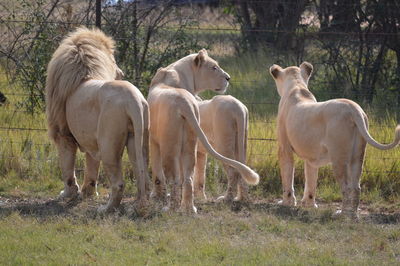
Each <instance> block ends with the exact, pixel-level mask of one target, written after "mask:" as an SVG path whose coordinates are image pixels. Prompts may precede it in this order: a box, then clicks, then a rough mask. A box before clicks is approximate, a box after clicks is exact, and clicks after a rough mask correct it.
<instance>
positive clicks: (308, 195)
mask: <svg viewBox="0 0 400 266" xmlns="http://www.w3.org/2000/svg"><path fill="white" fill-rule="evenodd" d="M304 174H305V179H306V182H305V185H304V195H303V199H302V200H301V205H303V206H304V207H314V208H317V207H318V206H317V204H316V203H315V195H316V190H317V181H318V167H314V166H312V165H311V164H310V163H309V162H307V161H305V162H304Z"/></svg>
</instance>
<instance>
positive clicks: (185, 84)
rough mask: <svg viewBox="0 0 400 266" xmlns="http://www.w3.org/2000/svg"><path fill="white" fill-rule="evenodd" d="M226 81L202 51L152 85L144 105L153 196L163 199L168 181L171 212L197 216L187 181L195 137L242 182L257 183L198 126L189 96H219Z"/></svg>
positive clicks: (250, 172)
mask: <svg viewBox="0 0 400 266" xmlns="http://www.w3.org/2000/svg"><path fill="white" fill-rule="evenodd" d="M229 78H230V77H229V75H228V74H227V73H226V72H225V71H223V70H222V69H221V68H220V67H219V65H218V63H217V62H216V61H215V60H213V59H211V58H210V57H209V56H208V54H207V52H206V51H205V50H204V49H203V50H201V51H200V52H199V53H198V54H191V55H188V56H186V57H184V58H182V59H180V60H178V61H177V62H175V63H173V64H171V65H169V66H168V67H166V68H162V69H159V70H158V71H157V73H156V75H155V76H154V78H153V80H152V83H151V85H150V91H149V96H148V102H149V107H150V118H151V119H150V151H151V165H152V170H153V178H154V184H155V189H154V195H155V196H156V197H159V198H161V199H165V198H166V184H165V182H166V180H167V181H169V182H170V183H171V185H172V189H171V207H172V208H173V209H176V208H178V207H179V204H180V208H181V210H183V211H187V212H196V208H195V206H194V204H193V179H192V178H193V172H194V166H195V162H196V143H197V138H199V139H200V141H201V143H202V144H203V145H204V147H205V148H206V149H207V151H208V152H209V153H210V154H211V155H213V156H214V157H215V158H217V159H218V160H221V161H223V162H224V163H226V164H228V165H230V166H232V167H234V168H235V169H237V170H238V171H239V172H240V173H241V175H242V177H243V178H244V179H245V180H246V182H248V183H250V184H257V183H258V181H259V177H258V175H257V174H256V173H255V172H254V171H253V170H251V169H250V168H249V167H247V166H245V165H244V164H242V163H239V162H237V161H234V160H231V159H228V158H226V157H223V156H222V155H220V154H219V153H217V152H216V151H215V150H214V149H213V148H212V147H211V145H210V144H209V143H208V140H207V137H206V136H205V135H204V132H203V131H202V130H201V128H200V126H199V107H198V103H197V100H196V98H195V97H194V94H197V93H199V92H200V91H203V90H214V91H220V92H223V91H225V90H226V88H227V86H228V80H229ZM181 189H182V197H181V196H180V194H181V192H180V190H181ZM180 201H181V203H180Z"/></svg>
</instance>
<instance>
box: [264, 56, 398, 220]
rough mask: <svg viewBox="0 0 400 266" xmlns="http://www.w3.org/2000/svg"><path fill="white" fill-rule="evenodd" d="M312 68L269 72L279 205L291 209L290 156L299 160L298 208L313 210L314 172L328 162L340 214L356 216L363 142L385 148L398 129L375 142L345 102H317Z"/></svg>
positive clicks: (355, 106) (361, 118) (363, 117)
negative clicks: (275, 96)
mask: <svg viewBox="0 0 400 266" xmlns="http://www.w3.org/2000/svg"><path fill="white" fill-rule="evenodd" d="M312 70H313V67H312V65H311V64H310V63H307V62H304V63H302V64H301V65H300V67H296V66H291V67H288V68H285V69H282V68H281V67H280V66H278V65H273V66H272V67H271V68H270V73H271V75H272V77H273V78H274V80H275V83H276V87H277V89H278V93H279V95H280V96H281V100H280V102H279V110H278V121H277V122H278V144H279V166H280V170H281V177H282V185H283V203H284V204H287V205H296V198H295V195H294V188H293V174H294V168H293V152H295V153H296V154H297V155H298V156H299V157H300V158H302V159H304V161H305V163H304V171H305V189H304V196H303V199H302V204H304V205H305V206H314V207H316V206H317V205H316V204H315V190H316V186H317V179H318V168H319V167H320V166H322V165H325V164H327V163H332V167H333V172H334V175H335V177H336V180H337V181H338V182H339V184H340V187H341V191H342V196H343V200H342V213H344V214H347V215H350V216H354V215H357V208H358V204H359V199H360V190H361V189H360V176H361V172H362V166H363V161H364V153H365V148H366V144H367V142H368V143H369V144H370V145H372V146H373V147H375V148H378V149H383V150H386V149H391V148H394V147H395V146H397V145H398V144H399V142H400V126H397V127H396V131H395V140H394V142H393V143H391V144H388V145H383V144H379V143H378V142H376V141H375V140H374V139H373V138H372V137H371V136H370V134H369V133H368V119H367V115H366V114H365V113H364V111H363V110H362V109H361V107H360V106H359V105H358V104H356V103H355V102H353V101H350V100H347V99H334V100H329V101H326V102H317V101H316V99H315V97H314V95H313V94H312V93H311V92H310V91H309V90H308V87H307V86H308V80H309V78H310V76H311V73H312Z"/></svg>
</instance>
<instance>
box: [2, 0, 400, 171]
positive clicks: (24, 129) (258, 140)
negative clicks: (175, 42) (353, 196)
mask: <svg viewBox="0 0 400 266" xmlns="http://www.w3.org/2000/svg"><path fill="white" fill-rule="evenodd" d="M273 1H274V0H271V1H267V0H260V1H252V2H273ZM280 2H282V1H280ZM350 6H351V5H350ZM9 23H14V24H18V23H20V24H29V25H33V26H35V27H37V26H41V25H43V24H51V25H61V26H66V27H72V26H80V25H85V26H93V25H94V23H91V22H88V21H86V22H85V23H83V22H68V21H50V20H47V21H34V20H18V19H1V18H0V26H5V25H7V24H9ZM105 25H107V24H106V23H105V24H104V26H105ZM178 29H179V27H176V26H164V27H163V28H162V29H159V30H161V31H164V32H169V31H176V30H178ZM185 30H186V31H191V32H195V33H196V34H202V33H213V32H219V33H226V34H234V35H237V34H239V33H243V32H259V33H288V34H295V35H297V36H304V37H312V36H318V37H319V36H322V37H323V36H332V37H333V38H335V36H340V35H342V36H346V37H349V39H350V41H351V38H355V37H357V38H359V37H360V38H365V37H376V38H379V37H398V36H399V34H398V33H384V32H364V33H360V32H348V31H347V32H340V31H339V32H338V31H335V32H330V31H329V32H328V31H326V32H325V31H315V32H307V31H303V30H296V31H285V30H276V29H261V30H260V29H243V28H239V27H218V26H207V27H204V26H197V27H186V28H185ZM5 31H7V32H8V34H12V35H17V34H18V33H16V32H11V31H10V29H8V28H7V29H5ZM28 38H41V37H38V36H36V35H34V34H32V36H28ZM114 38H115V40H116V41H117V42H118V41H123V40H128V41H130V40H135V38H136V36H133V35H132V36H130V37H119V36H115V37H114ZM358 41H359V40H354V42H358ZM372 41H374V40H372ZM225 42H226V41H221V43H220V46H221V47H224V45H225ZM323 63H324V62H323V61H321V62H316V64H323ZM264 72H266V71H264ZM0 75H5V73H0ZM265 75H267V74H266V73H265ZM319 82H320V84H322V82H321V81H319ZM230 83H231V84H232V86H233V87H245V86H248V85H251V86H253V87H254V86H255V85H258V86H263V85H264V86H267V84H266V83H265V82H264V81H262V80H261V81H260V80H258V79H244V78H241V79H235V78H232V80H231V82H230ZM327 85H330V84H327ZM10 86H11V89H10V88H8V89H7V90H6V91H4V95H5V96H6V97H7V98H9V100H8V101H9V102H10V101H11V98H12V101H14V102H12V103H10V106H5V107H1V106H0V117H3V121H0V138H1V139H0V143H1V144H2V145H19V146H21V147H22V149H23V147H25V146H29V147H38V149H41V148H43V147H53V146H54V145H52V144H51V142H50V141H49V142H48V143H46V142H45V139H47V133H46V131H47V129H46V128H45V127H43V126H42V127H41V126H39V125H38V126H18V125H17V124H18V123H17V122H14V121H13V117H14V116H15V114H21V115H22V116H26V117H29V116H30V115H31V111H28V110H26V109H25V108H23V107H21V106H20V105H18V103H19V102H21V101H23V100H24V99H27V98H29V97H31V96H32V93H25V92H19V91H20V89H19V88H12V86H14V85H13V84H12V83H9V82H8V81H4V80H2V81H0V88H5V87H10ZM271 89H272V88H271ZM273 89H274V88H273ZM13 91H17V92H13ZM249 93H252V92H249ZM324 95H325V96H327V97H328V98H329V97H330V96H332V97H337V96H338V95H337V93H329V92H324ZM37 96H41V95H37ZM358 96H359V97H363V96H368V94H366V93H358ZM257 97H258V96H255V97H254V99H252V100H248V99H246V100H243V103H244V104H245V105H246V106H247V107H248V108H249V110H250V113H251V115H252V110H254V109H257V108H259V107H263V106H269V107H272V108H274V109H275V111H276V110H277V106H278V100H277V99H266V97H263V99H258V98H257ZM387 97H393V96H391V95H388V96H387ZM15 98H18V99H15ZM238 98H239V97H238ZM390 107H392V108H394V109H395V110H399V109H400V106H399V105H398V104H397V105H393V106H387V105H384V106H377V107H375V108H374V110H376V109H382V110H388V109H390ZM393 115H394V117H395V120H396V121H398V118H397V116H396V115H397V114H396V112H393ZM4 118H7V119H4ZM28 119H29V118H28ZM33 120H34V119H33ZM378 122H379V121H378ZM251 123H252V124H261V125H262V127H263V128H265V129H266V128H269V129H270V128H275V127H276V122H275V121H273V120H271V121H263V120H262V118H256V119H254V120H251ZM41 124H42V125H43V124H44V123H41ZM394 127H395V125H393V129H394ZM370 128H371V129H373V130H377V129H379V130H383V129H387V126H385V125H381V124H379V123H376V124H371V125H370ZM269 131H271V130H269ZM254 132H255V133H254ZM254 132H252V127H251V128H250V132H249V136H250V137H249V138H248V141H249V142H250V145H249V146H250V147H249V151H250V154H249V158H250V162H251V161H252V158H253V157H254V158H257V160H264V161H265V160H269V159H271V157H272V158H275V159H276V156H277V155H276V153H275V152H271V150H273V148H271V147H272V146H273V147H275V148H276V145H277V143H276V142H277V139H276V136H275V135H274V134H273V133H272V134H271V133H268V136H266V135H256V134H258V133H260V132H262V130H260V129H257V130H255V131H254ZM393 132H394V130H393V131H390V132H389V131H388V130H384V136H383V138H384V140H385V141H391V140H392V138H393ZM3 133H4V134H3ZM31 133H34V134H39V135H40V138H35V139H32V140H31V139H30V138H29V137H30V134H31ZM7 134H8V135H7ZM14 134H25V135H24V137H21V139H23V141H19V140H18V141H16V140H13V139H11V138H9V137H10V136H13V135H14ZM381 137H382V136H381ZM36 139H40V141H41V142H39V141H37V140H36ZM268 145H269V146H268ZM53 148H54V147H53ZM30 149H32V148H30ZM392 154H394V155H393V156H387V155H385V154H384V153H381V152H376V153H374V155H373V156H369V157H367V163H368V162H371V161H375V162H386V161H388V162H389V166H388V167H392V166H393V165H395V164H396V163H397V161H398V159H399V158H398V157H397V155H398V153H392ZM17 157H18V156H16V155H12V154H5V153H3V154H2V158H17ZM37 158H39V157H37ZM31 159H32V160H35V158H33V157H32V158H31ZM39 159H40V160H49V159H48V157H40V158H39ZM52 160H54V158H53V159H52ZM253 161H254V160H253ZM125 163H128V162H127V161H125ZM396 169H398V168H396ZM78 170H79V171H82V170H83V169H80V168H78ZM364 173H367V174H377V175H382V174H400V171H397V170H392V171H390V170H387V168H380V169H378V170H369V166H368V165H366V167H365V168H364Z"/></svg>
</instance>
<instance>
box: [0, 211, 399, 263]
mask: <svg viewBox="0 0 400 266" xmlns="http://www.w3.org/2000/svg"><path fill="white" fill-rule="evenodd" d="M208 211H212V212H211V213H204V214H202V215H198V216H196V217H190V216H189V217H188V216H182V215H179V214H172V215H168V214H163V215H161V216H157V217H154V218H153V219H150V220H139V221H132V220H129V219H128V218H127V217H120V218H117V219H115V218H112V217H110V218H105V219H100V218H97V219H87V218H78V217H75V218H62V217H57V216H55V217H51V218H46V219H40V220H37V219H35V218H31V217H22V216H20V215H18V214H17V213H14V214H11V215H10V216H8V217H4V218H2V219H0V254H2V256H0V264H18V265H24V264H63V265H64V264H74V265H75V264H101V265H126V264H139V265H143V264H149V265H154V264H157V265H159V264H163V265H165V264H168V265H182V264H185V265H189V264H190V265H215V264H222V265H232V264H234V265H249V264H251V265H252V264H257V265H259V264H271V265H278V264H279V265H282V264H285V265H286V264H297V265H310V264H312V265H326V264H335V265H336V264H347V263H349V262H351V263H352V264H368V265H370V264H377V265H384V264H396V263H398V259H399V255H400V254H399V248H400V235H399V233H398V232H399V230H398V229H399V228H398V226H395V225H394V226H390V225H386V226H383V225H374V224H365V223H358V224H353V223H343V222H341V221H332V220H329V219H328V220H326V221H325V222H323V223H320V222H318V221H316V222H312V221H310V222H301V221H299V220H296V219H295V220H290V219H289V220H288V219H285V218H277V216H274V215H270V214H268V213H266V212H264V211H262V210H253V211H252V213H251V215H243V214H241V213H233V212H231V211H230V210H229V209H228V208H219V209H218V208H216V209H213V210H211V209H208ZM315 215H316V217H320V218H322V216H321V215H324V214H323V213H319V214H315ZM313 216H314V214H311V217H313Z"/></svg>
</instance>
